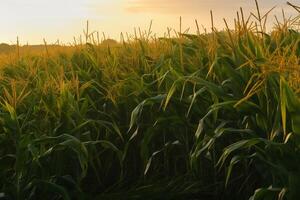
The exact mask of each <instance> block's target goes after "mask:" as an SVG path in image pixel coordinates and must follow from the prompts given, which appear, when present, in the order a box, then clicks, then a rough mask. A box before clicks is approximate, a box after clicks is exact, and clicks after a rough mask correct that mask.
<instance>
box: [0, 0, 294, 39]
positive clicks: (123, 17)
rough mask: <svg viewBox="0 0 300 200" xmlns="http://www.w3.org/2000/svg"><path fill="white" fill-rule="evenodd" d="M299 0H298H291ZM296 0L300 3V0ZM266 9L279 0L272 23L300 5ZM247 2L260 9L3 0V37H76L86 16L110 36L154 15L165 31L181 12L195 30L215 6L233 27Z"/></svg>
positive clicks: (143, 24) (219, 19)
mask: <svg viewBox="0 0 300 200" xmlns="http://www.w3.org/2000/svg"><path fill="white" fill-rule="evenodd" d="M291 2H292V3H295V1H291ZM295 4H296V3H295ZM259 5H260V9H261V11H262V12H266V11H267V10H269V9H271V8H272V7H273V6H276V8H275V9H274V10H273V11H272V13H271V14H270V16H269V23H268V26H269V28H270V27H272V22H273V19H274V15H276V16H279V18H281V16H282V14H281V9H283V10H284V11H285V13H286V16H291V15H292V16H295V15H297V13H296V11H294V10H293V8H291V7H290V6H288V5H286V1H285V0H273V1H272V0H267V1H263V2H259ZM240 7H242V8H243V10H244V14H245V16H248V15H249V13H250V12H251V11H252V12H256V7H255V3H254V0H253V1H252V0H223V1H222V4H220V3H218V1H217V0H210V1H208V0H200V1H197V0H186V1H184V2H183V1H180V0H123V1H120V0H111V1H105V0H98V1H97V0H66V1H64V2H60V1H59V0H52V1H51V2H47V1H46V0H27V1H26V2H24V1H22V0H10V1H4V2H1V3H0V11H1V12H0V13H1V14H0V15H2V17H1V19H0V24H2V26H3V27H6V28H5V29H4V30H2V33H1V37H0V43H7V44H9V45H12V44H15V43H16V41H17V37H18V38H19V41H20V44H21V45H25V44H27V43H29V44H30V45H36V44H43V39H44V38H45V40H46V41H47V42H48V43H49V44H53V43H55V42H56V41H57V40H59V41H60V42H61V43H65V44H67V43H72V42H73V38H74V37H76V38H78V37H79V35H81V34H83V29H85V27H86V21H87V20H88V21H89V30H90V32H92V31H99V32H100V33H101V35H102V32H104V33H105V35H106V37H107V38H111V39H114V40H117V41H118V40H119V37H120V33H121V32H123V33H125V32H128V33H129V34H133V33H134V28H139V27H140V28H141V29H142V30H148V27H149V24H150V22H151V21H153V26H152V32H154V33H157V34H158V35H159V36H163V34H164V33H165V32H166V30H167V28H168V27H171V28H173V29H176V30H178V29H179V18H180V16H181V17H182V25H183V27H182V30H186V29H188V28H190V32H189V33H195V30H196V28H195V22H194V20H197V21H198V23H199V25H203V26H204V27H206V28H207V29H208V28H210V24H211V22H210V10H212V11H213V15H214V22H215V23H214V24H215V27H216V28H217V29H222V28H224V22H223V18H225V19H228V24H229V26H230V27H232V25H233V20H232V19H233V18H234V17H235V16H236V12H233V10H234V11H238V10H239V8H240Z"/></svg>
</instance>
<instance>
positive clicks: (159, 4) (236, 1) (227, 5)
mask: <svg viewBox="0 0 300 200" xmlns="http://www.w3.org/2000/svg"><path fill="white" fill-rule="evenodd" d="M284 4H285V0H265V1H262V2H261V3H260V7H261V9H267V8H271V7H273V6H275V5H277V6H283V5H284ZM239 7H243V8H245V9H246V10H247V9H248V10H249V9H254V8H255V3H254V0H253V1H252V0H127V3H126V7H125V9H126V11H128V12H131V13H139V12H144V13H145V12H151V13H163V14H186V13H190V14H196V13H199V12H205V11H207V10H210V9H213V10H220V11H224V12H232V11H233V10H236V9H237V8H239Z"/></svg>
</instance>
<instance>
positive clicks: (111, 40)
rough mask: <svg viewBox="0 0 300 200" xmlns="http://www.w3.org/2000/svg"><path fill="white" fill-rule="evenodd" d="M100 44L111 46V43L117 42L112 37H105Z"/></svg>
mask: <svg viewBox="0 0 300 200" xmlns="http://www.w3.org/2000/svg"><path fill="white" fill-rule="evenodd" d="M101 44H102V45H105V46H113V45H116V44H118V42H117V41H116V40H113V39H106V40H103V41H102V43H101Z"/></svg>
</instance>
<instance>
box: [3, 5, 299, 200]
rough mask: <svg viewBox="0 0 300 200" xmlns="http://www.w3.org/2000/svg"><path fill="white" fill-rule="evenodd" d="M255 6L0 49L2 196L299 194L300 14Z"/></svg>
mask: <svg viewBox="0 0 300 200" xmlns="http://www.w3.org/2000/svg"><path fill="white" fill-rule="evenodd" d="M291 6H293V5H291ZM293 7H294V8H295V9H298V7H297V6H293ZM257 11H258V12H257V14H253V15H252V18H251V19H250V18H247V17H246V16H244V14H243V11H242V9H241V10H240V11H239V12H238V17H237V19H236V20H235V28H234V29H233V30H232V29H229V28H228V26H227V22H226V21H225V20H224V21H225V25H226V26H227V28H226V29H225V30H223V31H218V30H216V29H215V28H214V27H212V32H210V33H202V31H201V30H200V29H198V31H197V33H196V34H187V33H182V32H181V31H180V32H179V33H178V34H177V36H176V37H171V36H170V37H168V36H166V37H163V38H157V37H154V36H153V34H152V33H151V31H150V29H149V31H146V32H142V33H141V34H140V35H138V36H134V37H129V38H128V39H124V38H123V40H121V41H120V42H119V43H118V44H116V45H113V46H110V45H105V46H104V45H99V44H98V43H97V42H93V40H91V39H90V40H89V41H88V39H89V38H88V39H87V43H84V44H76V45H74V46H73V47H72V48H71V50H70V49H69V50H64V51H56V53H53V54H51V52H49V51H50V49H49V50H48V49H47V46H46V45H45V52H44V51H43V52H42V53H40V54H38V53H35V54H29V55H26V56H25V55H19V54H18V55H17V56H15V57H14V58H13V59H7V58H3V59H1V60H5V62H4V61H3V62H1V63H2V64H1V68H0V93H1V95H0V199H7V200H10V199H17V200H25V199H49V200H58V199H64V200H71V199H149V200H150V199H200V200H201V199H205V200H209V199H216V200H217V199H218V200H219V199H220V200H221V199H224V200H225V199H238V200H242V199H251V200H273V199H280V200H290V199H291V200H294V199H295V200H296V199H299V198H300V190H299V188H300V99H299V93H300V70H299V69H300V33H299V32H298V30H297V29H296V27H297V24H298V22H299V17H295V18H289V19H286V18H284V19H283V20H278V21H277V23H276V24H275V25H274V27H273V29H272V31H271V32H267V31H266V28H265V22H266V20H267V17H268V14H269V13H265V14H264V13H261V12H259V8H257ZM197 25H198V23H197Z"/></svg>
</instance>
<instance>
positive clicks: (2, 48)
mask: <svg viewBox="0 0 300 200" xmlns="http://www.w3.org/2000/svg"><path fill="white" fill-rule="evenodd" d="M12 50H13V46H10V45H9V44H6V43H1V44H0V53H8V52H10V51H12Z"/></svg>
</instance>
